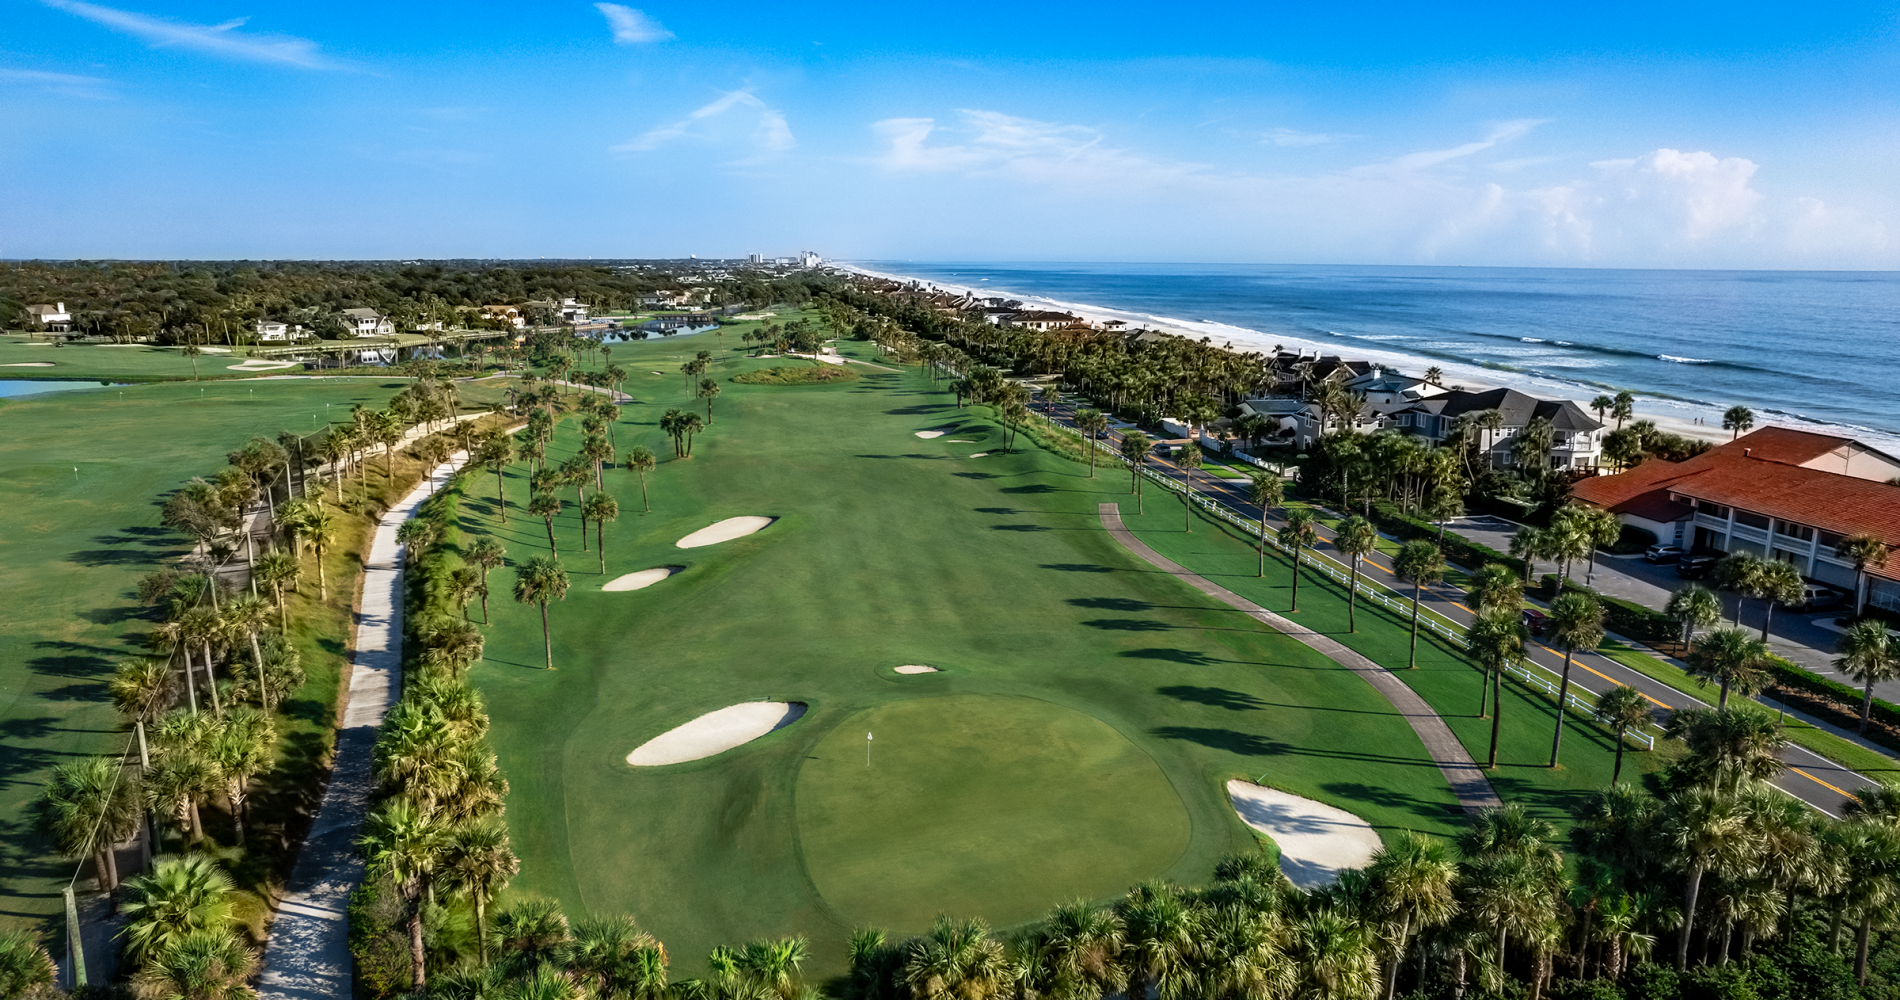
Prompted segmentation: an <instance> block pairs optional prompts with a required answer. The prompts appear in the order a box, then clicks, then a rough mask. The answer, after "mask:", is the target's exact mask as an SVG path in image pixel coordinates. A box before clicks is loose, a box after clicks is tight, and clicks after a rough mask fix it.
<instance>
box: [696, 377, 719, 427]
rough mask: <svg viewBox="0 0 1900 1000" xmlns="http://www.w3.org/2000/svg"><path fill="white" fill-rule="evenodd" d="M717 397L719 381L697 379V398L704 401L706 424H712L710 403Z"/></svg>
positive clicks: (709, 425)
mask: <svg viewBox="0 0 1900 1000" xmlns="http://www.w3.org/2000/svg"><path fill="white" fill-rule="evenodd" d="M718 397H719V383H718V382H717V381H715V380H713V379H709V378H703V379H700V380H699V398H700V399H703V400H705V401H706V426H708V427H711V426H712V418H713V417H712V404H713V400H714V399H717V398H718Z"/></svg>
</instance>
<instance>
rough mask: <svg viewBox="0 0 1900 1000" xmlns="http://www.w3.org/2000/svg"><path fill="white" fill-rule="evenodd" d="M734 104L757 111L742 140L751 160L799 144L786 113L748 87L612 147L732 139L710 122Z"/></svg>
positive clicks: (626, 149)
mask: <svg viewBox="0 0 1900 1000" xmlns="http://www.w3.org/2000/svg"><path fill="white" fill-rule="evenodd" d="M734 108H745V109H747V110H756V111H757V112H758V113H759V118H758V125H757V126H756V127H755V128H754V129H753V130H752V132H751V134H750V135H749V136H747V137H746V138H745V139H743V140H737V141H743V142H745V143H746V144H748V145H750V146H751V147H752V149H753V151H754V156H753V157H752V158H751V160H752V161H756V160H758V159H761V158H764V157H769V156H772V155H774V154H777V153H783V152H785V151H787V150H789V149H791V148H792V147H794V146H796V145H798V140H797V139H796V138H795V137H794V136H793V135H792V127H791V125H790V124H789V123H787V122H786V120H785V113H784V112H783V111H779V110H777V109H776V108H772V107H769V106H767V105H766V103H765V102H764V101H761V100H759V99H758V97H757V96H755V95H754V94H753V93H752V92H751V91H750V90H734V91H730V92H728V93H725V94H721V95H720V96H719V99H718V100H716V101H713V102H712V103H710V104H707V105H704V106H703V107H699V108H695V109H693V111H692V113H691V114H688V115H687V116H686V117H685V118H682V119H680V120H679V121H676V122H674V123H673V124H671V125H665V126H662V127H660V128H656V129H653V130H651V131H648V132H646V133H645V134H643V135H641V136H639V137H638V138H635V139H632V140H629V141H627V142H623V143H621V144H620V145H618V146H614V147H613V148H612V151H613V152H616V153H644V152H649V151H651V150H655V149H658V148H660V147H661V146H664V145H667V144H668V143H671V142H674V141H677V140H680V139H688V138H693V139H701V140H707V141H715V140H720V139H724V140H727V141H734V140H736V137H735V136H733V135H732V134H731V133H730V131H727V132H726V133H725V134H723V135H719V134H715V130H714V129H713V128H712V122H713V121H714V120H715V119H718V118H720V117H721V116H723V115H725V114H726V112H728V111H731V110H733V109H734ZM728 128H729V127H728ZM746 162H750V161H746Z"/></svg>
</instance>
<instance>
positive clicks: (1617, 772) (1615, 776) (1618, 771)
mask: <svg viewBox="0 0 1900 1000" xmlns="http://www.w3.org/2000/svg"><path fill="white" fill-rule="evenodd" d="M1622 777H1623V729H1622V727H1620V726H1619V727H1617V730H1616V768H1615V769H1614V770H1612V771H1611V772H1610V784H1612V785H1614V784H1616V783H1617V781H1618V780H1620V779H1621V778H1622Z"/></svg>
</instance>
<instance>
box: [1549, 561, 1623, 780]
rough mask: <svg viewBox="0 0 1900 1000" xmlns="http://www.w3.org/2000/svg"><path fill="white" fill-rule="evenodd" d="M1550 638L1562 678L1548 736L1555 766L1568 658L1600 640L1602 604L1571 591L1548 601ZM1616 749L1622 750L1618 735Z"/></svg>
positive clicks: (1567, 690) (1567, 686)
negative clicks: (1560, 657) (1558, 651)
mask: <svg viewBox="0 0 1900 1000" xmlns="http://www.w3.org/2000/svg"><path fill="white" fill-rule="evenodd" d="M1550 639H1551V641H1552V642H1555V643H1557V644H1558V645H1560V646H1562V647H1563V648H1564V672H1563V679H1562V681H1560V682H1559V684H1558V685H1557V730H1556V733H1555V734H1554V735H1552V736H1551V739H1550V766H1551V767H1556V766H1557V754H1558V752H1559V751H1560V750H1561V749H1562V748H1563V742H1564V713H1565V712H1566V711H1568V709H1567V708H1566V707H1565V706H1566V705H1568V704H1569V699H1570V660H1571V658H1572V657H1573V656H1575V655H1576V652H1577V650H1579V649H1595V648H1597V644H1598V643H1601V642H1602V641H1603V605H1601V604H1598V603H1597V599H1596V598H1594V597H1591V596H1590V595H1589V594H1584V593H1579V592H1577V591H1574V590H1573V591H1571V592H1570V593H1568V594H1565V595H1563V596H1562V597H1559V598H1557V599H1556V600H1555V601H1552V602H1551V603H1550ZM1617 749H1618V751H1619V752H1621V750H1622V740H1621V738H1620V736H1619V738H1618V741H1617Z"/></svg>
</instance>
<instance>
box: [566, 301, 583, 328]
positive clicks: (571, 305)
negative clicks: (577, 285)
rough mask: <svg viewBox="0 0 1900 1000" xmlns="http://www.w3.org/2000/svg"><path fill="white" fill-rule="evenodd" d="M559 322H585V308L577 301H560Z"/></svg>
mask: <svg viewBox="0 0 1900 1000" xmlns="http://www.w3.org/2000/svg"><path fill="white" fill-rule="evenodd" d="M561 322H563V323H585V322H587V306H586V305H584V304H582V303H581V302H580V301H579V300H577V299H562V300H561Z"/></svg>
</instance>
